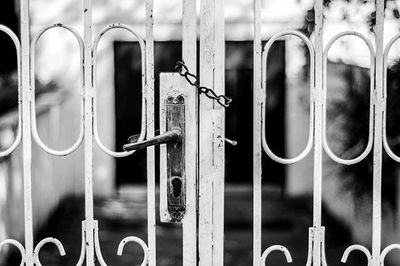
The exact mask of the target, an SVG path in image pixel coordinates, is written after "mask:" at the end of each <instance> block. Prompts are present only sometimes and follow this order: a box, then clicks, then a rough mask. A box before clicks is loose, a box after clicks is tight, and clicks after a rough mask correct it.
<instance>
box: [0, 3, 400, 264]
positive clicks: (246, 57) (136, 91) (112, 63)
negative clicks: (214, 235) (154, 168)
mask: <svg viewBox="0 0 400 266" xmlns="http://www.w3.org/2000/svg"><path fill="white" fill-rule="evenodd" d="M18 2H19V1H14V0H9V1H1V3H0V23H1V24H5V25H7V26H8V27H10V28H11V29H13V30H14V31H15V32H16V33H18V32H19V28H18V27H19V26H18V25H19V23H18V21H19V15H18V14H19V7H18ZM399 4H400V2H399V1H393V0H387V1H386V12H385V43H387V42H388V40H389V39H390V38H391V37H393V36H394V35H396V34H398V33H399V23H398V19H399V9H398V7H399ZM82 9H83V4H82V1H79V0H62V1H61V0H32V1H31V10H30V14H31V24H32V28H31V35H32V36H34V35H35V34H36V33H37V32H38V31H39V30H40V29H41V28H42V27H44V26H47V25H50V24H53V23H58V22H61V23H63V24H66V25H69V26H72V27H74V28H76V29H77V30H78V32H80V33H81V34H82V33H83V15H82V12H81V10H82ZM181 13H182V3H181V1H180V0H169V1H162V0H156V1H155V13H154V19H155V77H156V99H157V97H158V86H159V80H158V76H159V73H160V72H172V71H173V69H174V65H175V63H176V62H177V61H178V60H180V59H181V45H182V39H181V34H182V25H181V17H182V16H181ZM324 15H325V26H324V43H325V44H326V43H327V42H328V41H329V40H330V39H331V38H332V37H333V36H334V35H335V34H337V33H339V32H342V31H345V30H356V31H359V32H361V33H363V34H364V35H365V36H367V37H368V38H369V39H370V40H371V42H372V43H373V42H374V36H373V28H374V23H375V14H374V2H373V1H370V0H353V1H347V0H335V1H325V14H324ZM225 16H226V19H225V22H226V69H225V76H226V94H227V95H228V96H229V97H231V98H233V104H232V105H231V107H229V108H228V109H227V112H226V136H227V137H228V138H232V139H235V140H237V141H238V143H239V144H238V146H235V147H230V146H227V147H226V169H225V171H226V176H225V179H226V190H225V200H226V203H225V265H232V266H242V265H251V264H252V222H253V221H252V219H253V216H252V215H253V214H252V136H253V133H252V130H253V126H252V125H253V121H252V115H253V111H252V110H253V105H252V101H253V84H252V80H253V69H252V68H253V43H252V38H253V1H252V0H225ZM93 19H94V25H95V27H94V31H95V33H98V32H100V31H101V30H102V29H103V28H104V27H105V26H106V25H108V24H110V23H114V22H119V23H124V24H128V25H130V26H132V27H133V28H134V29H135V30H136V31H137V32H138V33H139V35H141V36H143V37H144V36H145V10H144V0H137V1H131V0H120V1H110V0H95V1H94V13H93ZM262 22H263V26H262V37H263V42H264V43H265V42H266V41H268V39H269V38H270V37H271V36H272V35H273V34H274V33H277V32H279V31H281V30H285V29H296V30H300V31H301V32H303V33H304V34H306V35H307V36H309V37H310V38H311V39H312V38H313V23H314V12H313V1H311V0H279V1H278V0H265V1H263V11H262ZM35 51H36V58H37V60H36V64H35V67H36V71H35V75H36V84H37V85H36V108H37V119H38V129H39V133H40V135H41V137H42V139H43V140H44V141H45V143H46V144H48V145H49V146H51V147H52V148H56V149H63V148H66V147H68V146H70V145H71V144H72V143H73V142H74V141H75V139H76V138H77V137H78V134H79V123H80V110H79V106H80V97H81V92H82V87H81V78H82V77H81V76H80V70H79V62H80V59H79V49H78V43H77V41H76V40H75V39H74V37H73V35H72V34H70V33H68V32H66V31H63V30H60V29H54V30H51V31H50V32H48V33H46V34H45V35H44V36H43V37H42V38H41V39H40V41H39V42H38V45H37V47H36V50H35ZM399 52H400V46H398V45H396V44H395V45H394V46H393V48H392V50H391V52H390V54H389V68H388V71H387V84H388V104H387V108H388V138H389V144H390V145H391V147H392V149H393V150H394V151H395V152H397V153H400V139H399V129H400V127H399V126H398V123H397V121H398V119H399V118H400V109H399V107H400V106H399V104H398V101H399V100H400V98H399V93H400V91H399V90H400V87H399V84H400V67H399V66H400V64H399V61H398V58H399V56H398V55H399ZM0 58H1V60H0V87H1V89H0V147H1V148H2V149H4V148H6V147H8V146H9V145H10V144H11V143H12V141H13V139H14V136H15V133H16V127H17V123H18V115H17V97H18V96H17V71H16V67H17V64H16V55H15V48H14V47H13V43H12V41H11V40H9V39H8V38H7V36H6V35H5V34H1V35H0ZM140 59H141V58H140V50H139V45H138V43H137V42H136V40H134V39H132V38H131V37H130V36H129V35H128V34H126V33H125V32H122V31H118V30H117V31H113V32H112V33H108V34H107V35H105V37H104V38H103V39H102V41H101V43H100V45H99V49H98V61H97V62H98V65H97V87H96V92H97V96H98V100H97V108H98V114H99V132H100V137H101V139H102V140H103V142H104V143H105V144H106V146H107V147H109V148H112V149H115V150H118V151H120V150H121V149H122V145H123V144H125V143H126V141H127V138H128V137H129V136H130V135H133V134H137V133H139V131H140V116H141V114H140V112H141V61H140ZM369 62H370V54H369V51H368V48H367V46H366V45H365V43H363V42H362V41H361V40H360V39H358V38H356V37H344V38H341V39H339V40H338V41H337V42H336V43H335V44H334V45H333V46H332V48H331V49H330V52H329V54H328V65H327V84H328V85H327V90H328V139H329V143H330V144H331V147H332V149H333V150H334V152H335V153H336V154H338V155H341V156H343V157H344V158H353V157H354V156H356V155H358V154H360V153H361V152H362V150H363V149H364V148H365V147H366V143H367V139H368V118H369V111H370V110H369V97H370V93H369V86H370V83H369V77H370V69H369V66H370V65H369V64H370V63H369ZM309 74H310V73H309V55H308V52H307V50H306V47H305V46H304V44H303V43H301V42H300V41H299V40H298V39H296V38H295V37H288V38H285V39H282V40H281V41H278V42H277V43H276V44H275V45H273V47H272V49H271V51H270V53H269V60H268V70H267V75H268V81H269V82H268V88H267V89H268V99H267V117H268V120H267V139H268V141H269V143H270V146H271V147H272V150H273V151H274V152H275V153H277V154H278V155H281V156H285V157H292V156H294V155H297V154H299V153H300V152H301V151H302V150H303V148H304V147H305V145H306V142H307V139H308V134H309V132H308V124H309ZM157 107H158V102H156V108H157ZM157 119H158V118H157ZM156 122H157V123H158V120H157V121H156ZM157 127H158V125H157ZM33 154H34V158H33V169H32V170H33V177H32V184H33V208H34V227H35V241H36V242H38V241H40V240H41V239H43V238H44V237H49V236H51V237H56V238H58V239H59V240H60V241H61V242H62V243H63V245H64V247H65V249H66V252H67V256H65V257H60V256H59V255H58V251H57V250H56V248H55V247H53V246H51V245H50V246H48V247H47V246H46V248H44V249H43V251H42V253H41V261H42V263H43V265H75V263H76V262H77V261H78V257H79V254H80V243H81V221H82V220H84V156H83V147H80V148H79V150H78V151H77V152H75V153H73V154H72V155H70V156H68V157H62V158H56V157H52V156H49V155H48V154H46V153H45V152H43V151H42V150H41V149H40V148H39V147H38V146H37V145H36V144H34V146H33ZM94 159H95V163H94V175H95V182H94V185H95V194H96V199H95V217H96V219H98V220H99V226H100V242H101V246H102V251H103V253H104V257H105V259H106V261H107V262H109V263H110V264H111V265H139V263H140V262H141V261H142V251H141V250H140V249H139V248H138V247H136V246H135V245H132V246H130V247H128V248H127V252H126V255H124V256H122V257H118V256H117V255H116V250H117V245H118V243H119V241H120V240H121V239H122V238H124V237H125V236H128V235H135V236H139V237H141V238H142V239H144V240H145V241H146V239H147V229H146V228H147V227H146V223H147V221H146V219H147V205H146V156H145V152H144V151H141V152H137V153H135V154H134V155H132V156H130V157H128V158H122V159H115V158H112V157H109V156H108V155H106V154H104V153H102V152H101V151H100V150H99V149H98V148H97V147H96V148H95V154H94ZM21 160H22V159H21V148H19V149H17V151H15V152H14V153H13V154H12V155H10V156H8V157H6V158H2V159H1V161H0V239H1V240H3V239H6V238H14V239H18V240H20V241H23V236H24V227H23V221H24V218H23V217H24V216H23V183H22V182H23V181H22V162H21ZM156 165H158V161H157V162H156ZM323 169H324V175H323V225H324V226H325V227H326V253H327V260H328V264H330V265H340V264H341V263H340V259H341V256H342V254H343V251H344V250H345V249H346V248H347V247H348V246H349V245H350V244H354V243H356V244H362V245H365V246H367V247H370V246H371V204H372V198H371V189H372V158H371V156H369V157H367V158H366V159H365V160H364V161H363V162H361V163H359V164H357V165H356V166H352V167H344V166H341V165H338V164H336V163H334V162H332V161H330V159H329V158H328V157H326V156H325V157H324V167H323ZM398 170H399V168H398V165H396V163H394V162H393V161H391V160H390V159H389V158H388V157H387V155H386V154H384V170H383V205H382V210H383V221H382V230H383V233H382V246H383V247H385V246H387V245H388V244H391V243H397V242H399V239H400V228H399V222H400V221H399V218H400V211H399V202H400V197H399V193H398V188H399V185H400V183H399V172H398ZM312 174H313V173H312V154H310V155H309V156H307V157H306V159H305V160H303V161H302V162H300V163H298V164H295V165H290V166H286V167H285V166H282V165H278V164H276V163H274V162H272V161H271V160H269V159H268V157H267V156H266V155H265V154H263V247H264V249H265V248H267V247H268V246H270V245H273V244H283V245H285V246H286V247H288V249H289V250H290V251H291V253H292V256H293V259H294V262H293V263H292V264H293V265H296V266H297V265H304V264H305V262H306V259H307V245H308V227H310V226H312V191H313V187H312ZM157 176H158V175H157ZM158 197H159V195H158V193H157V202H158ZM156 211H158V210H156ZM181 239H182V232H181V227H180V225H178V224H161V223H158V224H157V264H158V265H165V266H167V265H181V264H182V262H181V257H182V254H181V248H182V243H181ZM387 258H388V259H387V265H395V264H396V263H398V262H399V261H400V256H399V254H398V253H396V252H392V253H391V254H390V255H389V256H388V257H387ZM19 260H20V258H19V255H18V252H16V250H14V249H13V248H9V249H5V250H3V251H2V252H1V253H0V265H18V263H19ZM268 262H269V263H270V265H283V264H285V263H286V262H285V260H284V257H283V256H282V255H281V254H279V253H277V254H275V253H273V254H271V256H270V257H269V258H268ZM135 263H136V264H135ZM348 264H349V265H364V264H366V259H365V258H364V257H363V256H362V255H361V254H356V253H355V254H352V256H351V257H350V258H349V260H348Z"/></svg>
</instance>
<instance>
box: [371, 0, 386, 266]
mask: <svg viewBox="0 0 400 266" xmlns="http://www.w3.org/2000/svg"><path fill="white" fill-rule="evenodd" d="M375 10H376V26H375V30H374V32H375V47H376V48H375V49H376V51H375V53H376V57H375V66H376V67H375V93H374V95H373V97H374V102H375V109H374V110H375V113H374V121H375V130H374V147H373V188H372V190H373V191H372V262H371V266H379V265H381V261H380V257H381V256H380V254H381V223H382V220H381V219H382V216H381V214H382V210H381V202H382V137H383V136H382V128H383V74H384V72H383V51H384V48H383V38H384V35H383V29H384V18H385V13H384V1H383V0H376V1H375Z"/></svg>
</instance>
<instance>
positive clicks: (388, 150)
mask: <svg viewBox="0 0 400 266" xmlns="http://www.w3.org/2000/svg"><path fill="white" fill-rule="evenodd" d="M399 38H400V35H396V36H394V37H393V38H392V39H391V40H390V41H389V43H388V44H387V46H386V48H385V51H384V53H383V73H384V78H383V80H385V81H387V67H388V62H387V60H388V55H389V51H390V49H391V48H392V46H393V44H394V43H395V42H396V41H397V40H398V39H399ZM383 96H384V104H385V108H384V111H383V136H382V139H383V147H384V149H385V151H386V153H387V154H388V155H389V157H390V158H392V159H393V160H394V161H396V162H398V163H400V156H398V155H396V154H395V153H394V152H393V151H392V149H391V148H390V146H389V143H388V140H387V132H386V112H387V110H386V104H387V82H384V84H383Z"/></svg>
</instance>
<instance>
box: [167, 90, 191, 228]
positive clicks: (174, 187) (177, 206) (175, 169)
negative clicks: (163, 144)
mask: <svg viewBox="0 0 400 266" xmlns="http://www.w3.org/2000/svg"><path fill="white" fill-rule="evenodd" d="M165 107H166V118H167V119H166V129H167V131H169V130H173V129H175V128H179V129H180V130H181V134H182V136H185V132H184V130H185V99H184V97H183V95H182V94H172V95H171V94H170V95H168V97H167V99H166V100H165ZM184 143H185V142H184V139H180V140H179V141H174V142H169V143H167V197H168V198H167V208H168V213H169V215H170V217H171V222H179V221H181V220H182V218H183V216H184V214H185V211H186V208H185V205H186V184H185V171H184V170H185V165H184V164H185V160H184V158H185V150H184V148H185V147H184Z"/></svg>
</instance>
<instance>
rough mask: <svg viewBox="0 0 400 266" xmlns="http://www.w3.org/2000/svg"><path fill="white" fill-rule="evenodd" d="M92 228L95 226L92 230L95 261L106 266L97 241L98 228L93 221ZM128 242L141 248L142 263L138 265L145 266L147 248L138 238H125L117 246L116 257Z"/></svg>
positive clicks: (147, 253)
mask: <svg viewBox="0 0 400 266" xmlns="http://www.w3.org/2000/svg"><path fill="white" fill-rule="evenodd" d="M94 226H95V228H94V241H95V243H94V245H95V252H96V256H97V259H98V260H99V264H100V265H101V266H107V263H106V262H105V260H104V258H103V254H102V253H101V248H100V241H99V227H98V223H97V221H95V224H94ZM129 242H135V243H137V244H139V245H140V246H141V248H142V249H143V261H142V263H141V264H140V266H146V265H147V263H148V259H149V248H148V247H147V245H146V243H145V242H144V241H143V240H142V239H140V238H138V237H135V236H128V237H125V238H124V239H123V240H122V241H121V242H120V243H119V245H118V251H117V255H118V256H121V255H122V253H123V250H124V247H125V245H126V244H127V243H129Z"/></svg>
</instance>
